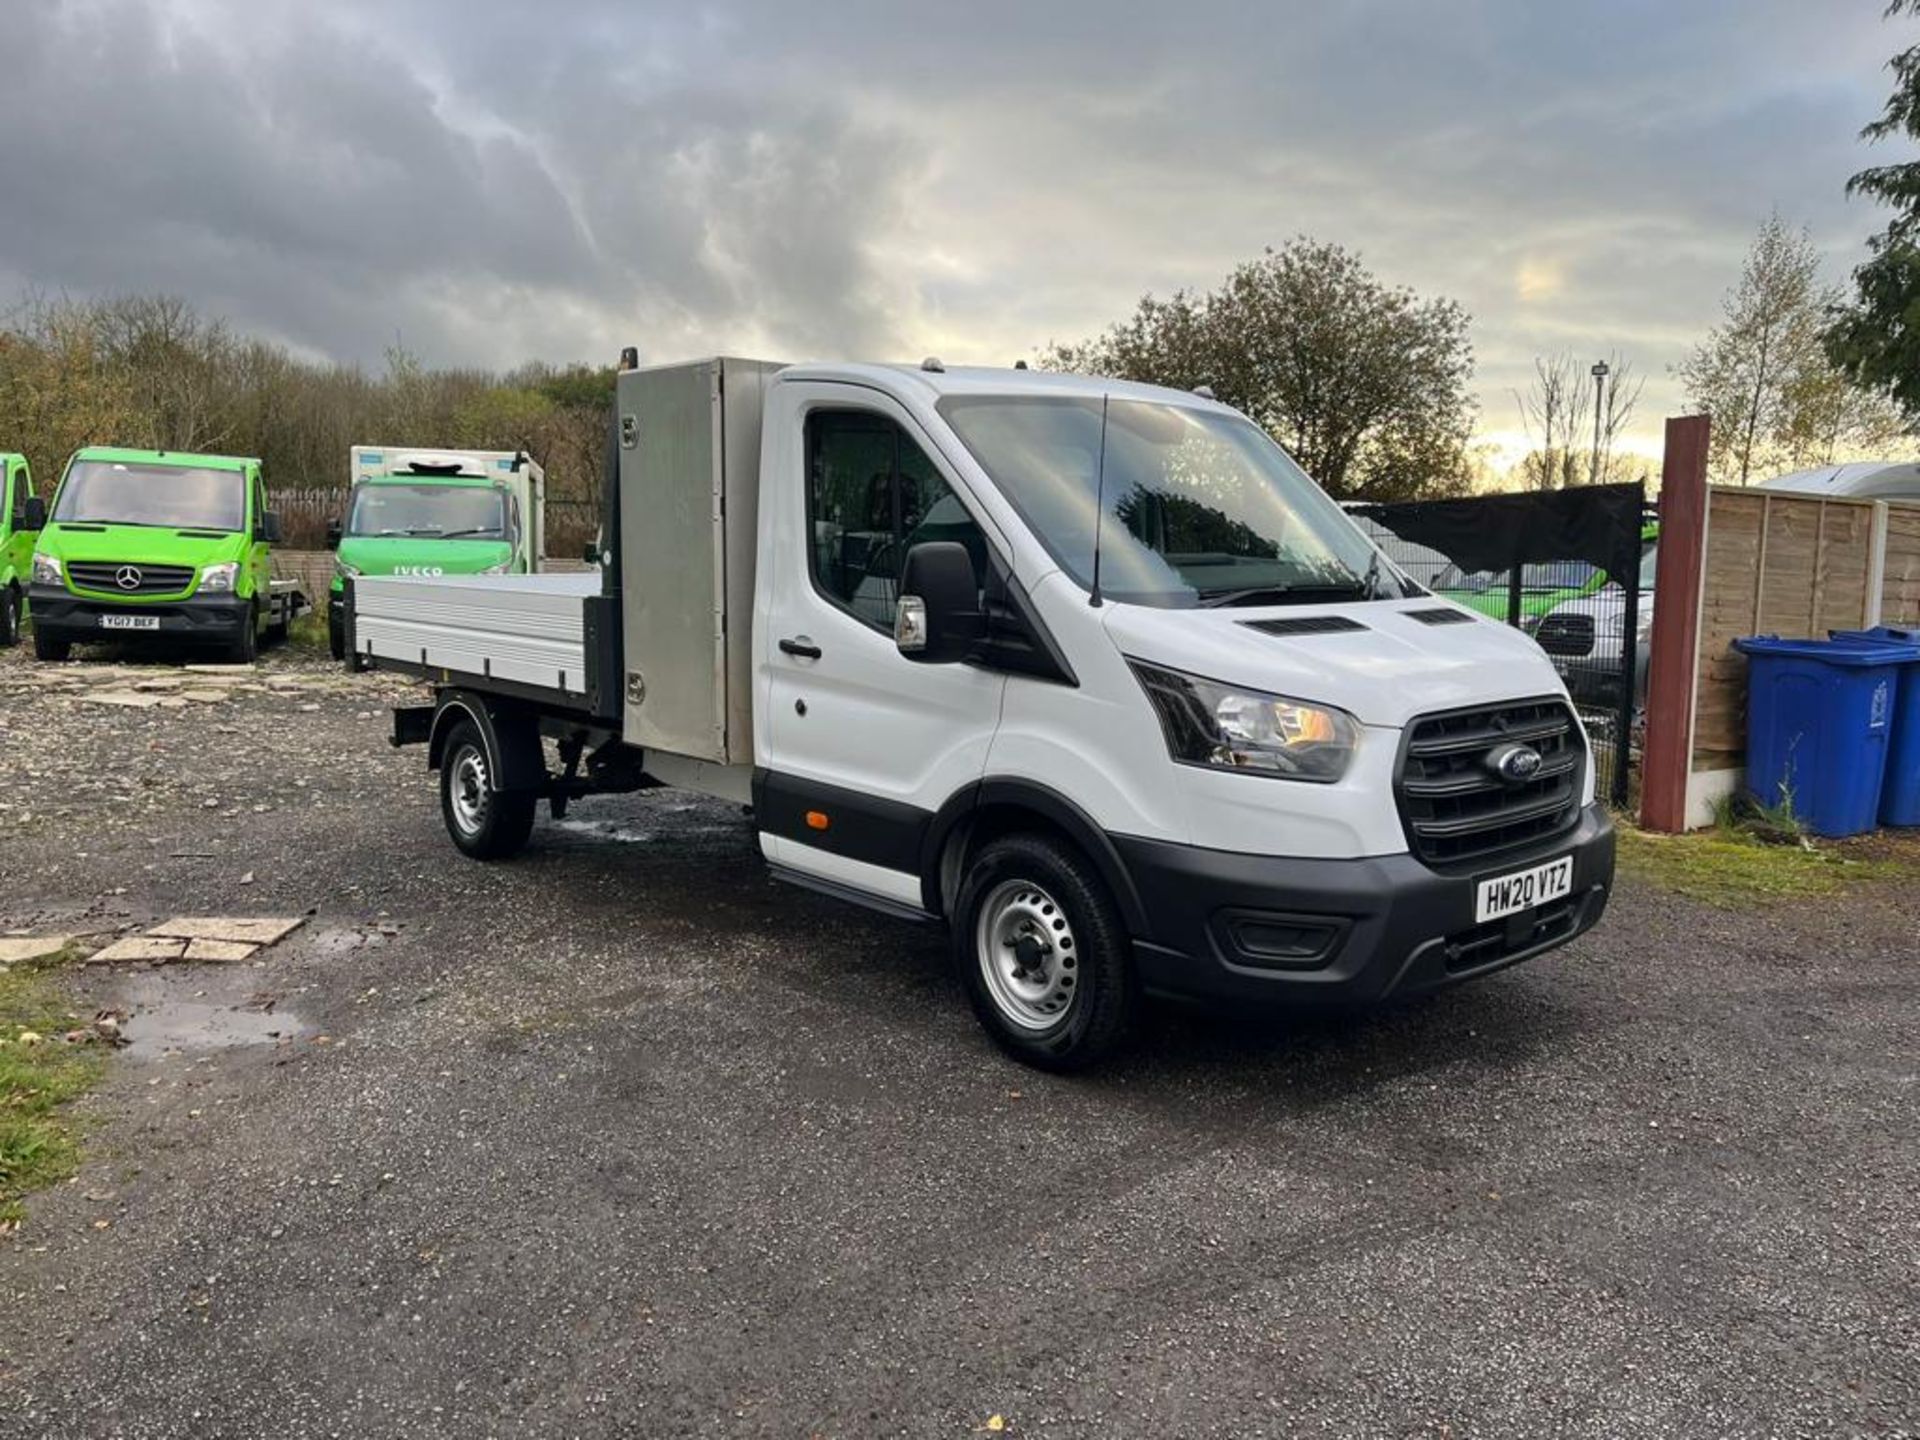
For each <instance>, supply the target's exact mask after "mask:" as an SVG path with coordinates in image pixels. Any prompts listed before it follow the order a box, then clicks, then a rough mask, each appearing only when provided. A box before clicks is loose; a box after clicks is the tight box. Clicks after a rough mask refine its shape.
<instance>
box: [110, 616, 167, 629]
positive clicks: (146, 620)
mask: <svg viewBox="0 0 1920 1440" xmlns="http://www.w3.org/2000/svg"><path fill="white" fill-rule="evenodd" d="M100 628H101V629H102V630H158V629H159V628H160V617H159V616H158V615H102V616H101V617H100Z"/></svg>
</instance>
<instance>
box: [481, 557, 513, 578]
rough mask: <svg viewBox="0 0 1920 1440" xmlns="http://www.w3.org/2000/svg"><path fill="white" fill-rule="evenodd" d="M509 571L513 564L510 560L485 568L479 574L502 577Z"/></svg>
mask: <svg viewBox="0 0 1920 1440" xmlns="http://www.w3.org/2000/svg"><path fill="white" fill-rule="evenodd" d="M511 569H513V562H512V561H511V560H502V561H501V562H500V563H499V564H498V565H489V566H487V568H486V569H484V570H482V571H481V572H480V573H481V574H482V575H504V574H506V573H507V572H508V571H509V570H511Z"/></svg>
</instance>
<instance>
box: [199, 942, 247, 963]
mask: <svg viewBox="0 0 1920 1440" xmlns="http://www.w3.org/2000/svg"><path fill="white" fill-rule="evenodd" d="M259 948H260V947H259V946H258V945H243V944H240V943H238V942H236V941H233V940H189V941H188V942H187V953H186V954H185V955H183V956H181V957H180V958H181V959H183V960H212V961H232V960H249V959H251V958H253V952H254V951H256V950H258V949H259Z"/></svg>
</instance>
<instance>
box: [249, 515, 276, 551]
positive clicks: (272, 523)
mask: <svg viewBox="0 0 1920 1440" xmlns="http://www.w3.org/2000/svg"><path fill="white" fill-rule="evenodd" d="M254 538H255V539H257V540H264V541H266V542H267V544H269V545H278V544H279V543H280V515H279V512H278V511H274V510H268V511H266V512H265V513H263V514H262V515H261V516H260V525H259V528H258V530H257V531H256V532H255V534H254Z"/></svg>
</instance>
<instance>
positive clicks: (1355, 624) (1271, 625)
mask: <svg viewBox="0 0 1920 1440" xmlns="http://www.w3.org/2000/svg"><path fill="white" fill-rule="evenodd" d="M1240 623H1241V624H1242V625H1244V626H1246V627H1247V628H1248V629H1249V630H1258V631H1259V632H1260V633H1261V634H1262V635H1338V634H1342V633H1345V632H1348V631H1353V630H1364V629H1366V628H1367V627H1366V626H1364V625H1362V624H1361V623H1360V622H1359V621H1358V620H1350V619H1348V618H1347V617H1346V616H1345V615H1283V616H1280V617H1279V618H1278V619H1274V620H1242V621H1241V622H1240Z"/></svg>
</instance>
